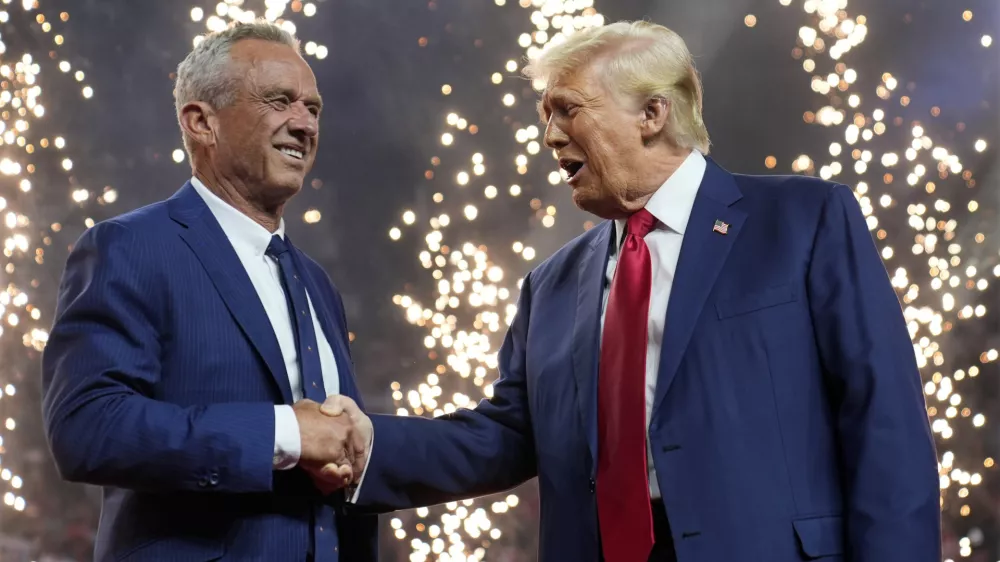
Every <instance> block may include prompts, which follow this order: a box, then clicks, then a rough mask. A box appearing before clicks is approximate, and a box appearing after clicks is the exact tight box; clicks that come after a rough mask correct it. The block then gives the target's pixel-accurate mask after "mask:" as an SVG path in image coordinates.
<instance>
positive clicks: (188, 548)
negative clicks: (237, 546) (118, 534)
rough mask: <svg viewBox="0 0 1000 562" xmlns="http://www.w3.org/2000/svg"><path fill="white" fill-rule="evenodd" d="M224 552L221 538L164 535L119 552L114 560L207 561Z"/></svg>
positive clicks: (220, 556) (134, 561) (216, 558)
mask: <svg viewBox="0 0 1000 562" xmlns="http://www.w3.org/2000/svg"><path fill="white" fill-rule="evenodd" d="M225 553H226V545H225V543H224V542H223V541H222V540H212V539H192V538H179V537H165V538H159V539H154V540H152V541H149V542H147V543H143V544H141V545H139V546H137V547H135V548H132V549H130V550H128V551H126V552H125V553H124V554H119V555H118V556H116V557H115V562H142V561H145V560H149V561H154V560H155V561H156V562H172V561H174V560H176V561H177V562H209V561H211V560H219V559H220V558H222V556H223V555H224V554H225Z"/></svg>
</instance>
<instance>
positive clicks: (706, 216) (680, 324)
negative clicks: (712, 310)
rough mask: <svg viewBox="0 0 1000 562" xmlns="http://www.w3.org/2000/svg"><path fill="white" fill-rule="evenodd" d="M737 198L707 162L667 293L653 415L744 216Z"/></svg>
mask: <svg viewBox="0 0 1000 562" xmlns="http://www.w3.org/2000/svg"><path fill="white" fill-rule="evenodd" d="M740 197H742V195H741V193H740V190H739V188H738V187H737V185H736V181H735V180H734V179H733V176H732V174H730V173H729V172H727V171H725V170H723V169H722V168H721V167H719V166H718V165H717V164H716V163H715V162H713V161H712V160H710V159H709V160H708V166H707V168H706V169H705V177H704V178H703V179H702V183H701V186H700V187H699V189H698V195H697V196H696V198H695V202H694V207H693V208H692V209H691V218H690V219H689V221H688V225H687V229H686V230H685V233H684V241H683V242H682V244H681V253H680V257H679V259H678V262H677V269H676V274H675V276H674V282H673V287H671V290H670V299H669V303H668V305H667V313H666V322H665V324H664V332H663V342H662V351H661V353H660V365H659V374H658V378H657V382H656V395H655V397H654V400H653V416H654V417H655V416H656V414H657V412H658V410H659V407H660V405H661V404H662V403H663V399H664V397H665V396H666V395H667V392H668V391H669V390H670V385H671V384H672V383H673V381H674V378H675V376H676V375H677V369H678V368H679V366H680V363H681V359H682V357H683V356H684V352H685V350H686V349H687V346H688V343H689V342H690V341H691V334H692V333H693V332H694V328H695V325H696V324H697V323H698V318H699V317H700V316H701V311H702V308H703V307H704V306H705V301H706V300H707V299H708V295H709V293H711V291H712V287H713V286H714V285H715V280H716V277H718V275H719V271H721V269H722V265H723V263H725V261H726V257H727V256H728V255H729V250H730V249H731V248H732V247H733V243H734V242H736V238H737V237H739V234H740V230H741V228H742V226H743V222H744V221H745V220H746V213H744V212H743V211H741V210H739V209H735V208H733V207H731V205H732V204H733V203H735V202H736V201H738V200H739V199H740ZM716 221H722V222H724V223H726V224H727V225H728V229H727V232H726V234H720V233H718V232H714V231H713V227H714V226H715V224H716Z"/></svg>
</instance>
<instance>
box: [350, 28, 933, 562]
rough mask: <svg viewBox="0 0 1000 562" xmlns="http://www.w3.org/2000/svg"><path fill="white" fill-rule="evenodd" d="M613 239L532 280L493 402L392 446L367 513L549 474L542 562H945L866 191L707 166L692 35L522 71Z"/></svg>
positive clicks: (647, 32)
mask: <svg viewBox="0 0 1000 562" xmlns="http://www.w3.org/2000/svg"><path fill="white" fill-rule="evenodd" d="M526 72H527V74H528V76H529V77H531V78H532V79H534V80H536V81H537V82H538V83H539V84H544V88H545V91H544V94H543V96H542V99H541V103H540V104H539V107H540V111H541V116H542V119H543V120H544V121H545V122H546V124H547V128H546V131H545V143H546V145H547V146H548V147H550V148H551V149H553V150H554V151H555V152H556V153H557V156H558V159H559V165H560V166H561V167H562V169H563V170H565V172H566V174H567V177H568V183H569V185H570V187H571V188H572V189H573V199H574V201H575V202H576V204H577V205H578V206H580V207H581V208H583V209H584V210H587V211H589V212H591V213H593V214H595V215H597V216H598V217H600V218H602V219H606V220H605V222H603V223H601V224H599V225H598V226H596V227H594V228H592V229H590V230H589V231H588V232H586V233H585V234H583V235H581V236H580V237H578V238H577V239H575V240H573V241H571V242H569V243H568V244H567V245H566V246H564V247H563V248H562V249H561V250H559V251H558V252H556V253H555V254H554V255H553V256H552V257H550V258H549V259H548V260H546V261H545V262H544V263H542V264H541V265H539V266H538V267H537V268H536V269H535V270H534V271H532V272H531V273H530V274H529V275H528V276H526V277H525V279H524V283H523V285H522V287H521V296H520V301H519V307H518V313H517V316H516V317H515V319H514V321H513V324H512V325H511V327H510V330H509V332H508V333H507V336H506V339H505V340H504V343H503V346H502V347H501V348H500V353H499V357H498V362H499V370H500V378H499V379H498V380H497V381H496V382H495V383H494V385H493V397H492V398H491V399H490V400H487V401H484V402H482V403H480V404H479V405H478V407H476V409H474V410H462V411H459V412H456V413H454V414H451V415H447V416H443V417H442V418H439V419H437V420H426V419H420V418H397V417H383V416H372V417H371V418H370V420H369V419H368V418H366V417H365V416H364V415H363V414H361V413H360V412H359V411H358V410H357V409H356V408H355V407H354V406H353V405H352V404H349V403H348V401H347V400H344V399H341V400H339V402H341V406H345V405H346V409H347V411H348V413H349V414H350V415H351V417H352V418H353V419H354V422H355V424H356V427H359V428H360V429H361V431H362V434H364V435H370V434H371V433H372V431H374V435H375V436H376V440H375V446H374V449H373V450H372V451H371V456H370V460H369V462H370V464H369V466H368V469H367V472H366V473H365V481H364V484H363V485H362V487H361V489H360V492H359V496H358V498H357V501H358V503H359V504H360V505H362V506H371V507H376V508H381V509H399V508H407V507H412V506H417V505H424V504H430V503H436V502H443V501H448V500H455V499H459V498H464V497H468V496H473V495H480V494H486V493H491V492H498V491H500V490H503V489H506V488H509V487H512V486H514V485H516V484H519V483H521V482H523V481H524V480H526V479H528V478H530V477H532V476H536V475H537V476H538V478H539V489H540V494H541V529H540V534H541V541H540V550H541V552H540V553H539V560H541V561H542V562H562V561H573V562H598V561H600V560H602V559H603V560H604V561H606V562H646V561H647V560H649V561H655V562H664V561H679V562H798V561H802V560H829V561H831V562H832V561H834V560H845V561H847V560H849V561H851V562H938V561H939V560H940V555H941V550H940V531H939V524H940V523H939V490H938V475H937V462H936V461H937V459H936V456H935V451H934V445H933V441H932V438H931V432H930V428H929V426H928V421H927V415H926V413H925V410H924V401H923V394H922V392H921V383H920V377H919V374H918V371H917V365H916V361H915V358H914V353H913V347H912V345H911V343H910V339H909V336H908V332H907V329H906V325H905V323H904V320H903V315H902V313H901V310H900V306H899V303H898V301H897V299H896V296H895V293H894V292H893V289H892V287H891V285H890V283H889V279H888V277H887V275H886V272H885V269H884V267H883V265H882V262H881V260H880V258H879V255H878V252H877V251H876V248H875V246H874V244H873V243H872V239H871V236H870V234H869V231H868V227H867V225H866V222H865V218H864V216H863V215H862V213H861V211H860V209H859V205H858V204H857V202H856V200H855V198H854V196H853V194H852V192H851V190H850V189H849V188H847V187H845V186H843V185H836V184H833V183H829V182H824V181H821V180H818V179H815V178H806V177H754V176H744V175H734V174H731V173H729V172H727V171H725V170H724V169H722V168H721V167H720V166H719V165H718V164H716V163H715V162H713V161H712V160H710V159H708V158H707V157H706V153H707V152H708V147H709V137H708V133H707V132H706V130H705V124H704V122H703V120H702V113H701V85H700V82H699V78H698V74H697V72H696V71H695V69H694V65H693V64H692V60H691V55H690V54H689V52H688V50H687V47H686V46H685V44H684V42H683V41H682V40H681V39H680V37H678V36H677V35H676V34H675V33H673V32H671V31H670V30H668V29H666V28H664V27H662V26H659V25H654V24H651V23H646V22H637V23H627V22H621V23H615V24H612V25H608V26H605V27H599V28H596V29H590V30H587V31H583V32H579V33H576V34H575V35H572V36H570V37H569V38H568V39H567V40H566V41H565V42H564V43H562V44H559V45H557V46H555V47H553V48H551V49H549V50H548V51H546V52H545V53H543V54H542V55H541V56H540V57H539V58H538V60H535V61H533V62H532V64H531V65H530V66H528V67H527V69H526Z"/></svg>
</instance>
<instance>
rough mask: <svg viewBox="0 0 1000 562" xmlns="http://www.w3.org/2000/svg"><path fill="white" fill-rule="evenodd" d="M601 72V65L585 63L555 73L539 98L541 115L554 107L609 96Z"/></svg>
mask: <svg viewBox="0 0 1000 562" xmlns="http://www.w3.org/2000/svg"><path fill="white" fill-rule="evenodd" d="M601 72H602V67H600V66H599V65H596V64H594V63H585V64H583V65H579V66H576V67H571V68H567V69H565V70H561V71H559V72H556V73H553V75H552V76H551V77H550V78H549V79H548V81H547V82H546V84H545V89H544V90H543V91H542V92H541V95H540V96H539V99H538V104H537V105H538V110H539V113H540V114H541V112H544V111H546V110H547V109H549V108H551V107H552V106H553V105H564V104H567V103H574V102H575V103H580V102H582V101H588V100H594V99H598V98H601V97H604V96H607V95H608V93H609V89H608V87H607V84H606V81H605V80H604V77H603V75H602V74H601Z"/></svg>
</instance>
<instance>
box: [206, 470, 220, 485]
mask: <svg viewBox="0 0 1000 562" xmlns="http://www.w3.org/2000/svg"><path fill="white" fill-rule="evenodd" d="M208 483H209V484H211V485H213V486H218V485H219V473H217V472H213V473H212V474H211V476H209V477H208Z"/></svg>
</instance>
